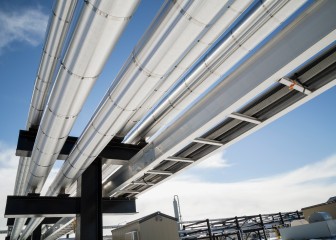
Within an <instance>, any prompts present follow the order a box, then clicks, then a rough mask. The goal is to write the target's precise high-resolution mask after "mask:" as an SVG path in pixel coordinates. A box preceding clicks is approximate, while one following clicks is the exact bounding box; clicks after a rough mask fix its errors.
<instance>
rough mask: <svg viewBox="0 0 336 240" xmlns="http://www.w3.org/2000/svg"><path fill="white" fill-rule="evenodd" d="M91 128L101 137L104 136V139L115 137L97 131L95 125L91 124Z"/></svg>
mask: <svg viewBox="0 0 336 240" xmlns="http://www.w3.org/2000/svg"><path fill="white" fill-rule="evenodd" d="M91 126H92V128H93V130H94V131H95V132H96V133H98V134H99V135H101V136H104V137H113V136H115V134H111V135H108V134H105V133H102V132H99V131H98V130H97V128H96V127H95V126H94V125H93V123H91ZM88 156H89V155H88Z"/></svg>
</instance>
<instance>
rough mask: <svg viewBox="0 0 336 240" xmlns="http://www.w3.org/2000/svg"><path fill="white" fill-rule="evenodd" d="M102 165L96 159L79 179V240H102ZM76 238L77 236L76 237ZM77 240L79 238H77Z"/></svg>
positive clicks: (99, 160) (98, 159)
mask: <svg viewBox="0 0 336 240" xmlns="http://www.w3.org/2000/svg"><path fill="white" fill-rule="evenodd" d="M101 183H102V165H101V159H100V158H97V159H96V160H95V161H93V162H92V163H91V165H90V166H89V167H88V168H87V169H86V170H85V172H84V173H83V175H82V177H81V213H80V220H79V221H78V222H77V224H80V226H79V234H80V239H81V240H101V239H103V217H102V206H101V199H102V184H101ZM76 237H77V236H76ZM78 239H79V238H78Z"/></svg>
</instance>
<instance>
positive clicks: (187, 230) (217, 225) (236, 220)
mask: <svg viewBox="0 0 336 240" xmlns="http://www.w3.org/2000/svg"><path fill="white" fill-rule="evenodd" d="M302 218H303V214H302V212H299V211H295V212H286V213H281V212H279V213H274V214H263V215H261V214H259V215H251V216H241V217H237V216H236V217H232V218H223V219H205V220H197V221H188V222H181V223H180V224H182V226H183V230H181V231H179V233H180V239H181V240H184V239H186V240H187V239H208V240H224V239H238V240H243V239H247V237H248V236H250V235H251V234H252V233H255V234H256V235H257V236H258V238H259V239H267V230H270V229H277V228H279V227H283V226H287V225H288V224H289V223H290V222H292V221H293V220H297V219H302ZM233 237H237V238H233Z"/></svg>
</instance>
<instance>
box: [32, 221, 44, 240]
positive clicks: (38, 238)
mask: <svg viewBox="0 0 336 240" xmlns="http://www.w3.org/2000/svg"><path fill="white" fill-rule="evenodd" d="M41 228H42V224H40V225H38V227H37V228H35V230H34V232H33V234H32V235H31V240H41V230H42V229H41Z"/></svg>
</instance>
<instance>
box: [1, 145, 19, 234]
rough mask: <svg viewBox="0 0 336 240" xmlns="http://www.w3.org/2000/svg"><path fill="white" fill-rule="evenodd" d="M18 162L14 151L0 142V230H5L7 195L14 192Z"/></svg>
mask: <svg viewBox="0 0 336 240" xmlns="http://www.w3.org/2000/svg"><path fill="white" fill-rule="evenodd" d="M18 162H19V158H18V157H16V156H15V149H14V148H10V147H8V146H6V145H5V144H3V143H1V142H0V189H1V194H0V213H1V217H0V230H4V229H6V219H5V218H4V217H3V215H4V213H5V206H6V199H7V195H13V192H14V184H15V177H16V171H17V165H18ZM2 236H3V235H2ZM2 236H1V237H2Z"/></svg>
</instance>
